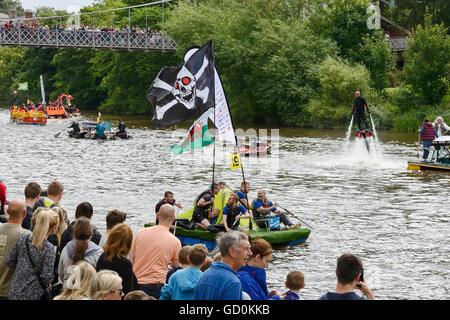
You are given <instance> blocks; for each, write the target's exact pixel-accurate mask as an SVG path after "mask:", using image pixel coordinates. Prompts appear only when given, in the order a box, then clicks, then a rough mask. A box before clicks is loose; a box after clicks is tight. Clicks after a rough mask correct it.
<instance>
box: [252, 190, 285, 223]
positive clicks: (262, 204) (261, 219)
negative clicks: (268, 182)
mask: <svg viewBox="0 0 450 320" xmlns="http://www.w3.org/2000/svg"><path fill="white" fill-rule="evenodd" d="M277 207H278V202H275V203H273V202H272V201H270V200H268V199H267V198H266V192H265V191H264V190H263V189H260V190H258V198H257V199H255V200H253V202H252V206H251V208H252V211H253V217H254V220H255V222H256V224H257V225H258V227H260V228H267V224H266V221H265V219H266V218H268V217H270V216H271V215H270V214H271V213H274V214H275V215H276V216H278V217H280V221H281V222H283V224H284V225H286V226H287V227H288V228H291V227H294V223H293V222H292V221H291V220H290V219H289V218H288V216H287V214H288V212H286V211H284V210H281V209H278V208H277Z"/></svg>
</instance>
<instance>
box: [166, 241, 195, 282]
mask: <svg viewBox="0 0 450 320" xmlns="http://www.w3.org/2000/svg"><path fill="white" fill-rule="evenodd" d="M191 248H192V246H189V245H186V246H183V247H182V248H181V249H180V251H179V252H178V263H179V265H178V266H176V267H173V268H171V269H170V270H169V271H167V274H166V283H169V279H170V277H171V276H172V275H173V274H174V273H175V272H177V271H178V270H181V269H184V268H186V267H188V266H189V260H188V255H189V250H191Z"/></svg>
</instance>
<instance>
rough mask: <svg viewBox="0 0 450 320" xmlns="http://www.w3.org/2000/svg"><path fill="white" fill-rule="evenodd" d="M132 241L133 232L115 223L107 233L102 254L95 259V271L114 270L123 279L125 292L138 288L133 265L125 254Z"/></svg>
mask: <svg viewBox="0 0 450 320" xmlns="http://www.w3.org/2000/svg"><path fill="white" fill-rule="evenodd" d="M132 243H133V232H132V231H131V228H130V227H129V226H127V225H126V224H124V223H119V224H117V225H115V226H114V227H113V228H112V229H111V230H110V231H109V233H108V239H107V240H106V243H105V245H104V246H103V254H102V255H101V256H100V258H99V259H98V261H97V271H100V270H103V269H108V270H113V271H116V272H117V273H118V274H119V276H120V277H121V278H122V280H123V292H124V294H127V293H128V292H131V291H133V290H137V289H138V282H137V279H136V275H135V274H134V272H133V265H132V264H131V261H130V260H128V258H127V256H128V253H129V252H130V249H131V244H132Z"/></svg>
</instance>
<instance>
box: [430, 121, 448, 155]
mask: <svg viewBox="0 0 450 320" xmlns="http://www.w3.org/2000/svg"><path fill="white" fill-rule="evenodd" d="M433 126H434V130H435V131H436V134H437V136H438V137H441V136H443V135H444V133H445V134H446V133H448V132H449V131H450V127H449V126H448V125H447V124H446V123H445V122H444V119H442V117H437V118H436V120H434V123H433ZM434 148H435V149H436V162H439V161H440V158H441V156H442V152H441V147H440V146H434Z"/></svg>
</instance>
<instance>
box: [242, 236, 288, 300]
mask: <svg viewBox="0 0 450 320" xmlns="http://www.w3.org/2000/svg"><path fill="white" fill-rule="evenodd" d="M250 250H251V252H252V256H251V257H250V258H249V259H248V262H247V265H245V266H243V267H242V268H240V269H239V271H238V272H237V275H238V277H239V280H240V281H241V284H242V290H243V291H245V292H246V293H247V294H248V295H249V296H250V298H251V299H252V300H269V299H270V300H280V296H279V295H278V293H276V292H275V294H273V295H272V296H271V297H269V292H268V291H267V284H266V270H265V269H267V268H268V266H269V262H270V261H271V260H272V254H273V250H272V246H271V245H270V243H268V242H267V241H266V240H264V239H262V238H258V239H255V240H253V241H252V243H251V247H250Z"/></svg>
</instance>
